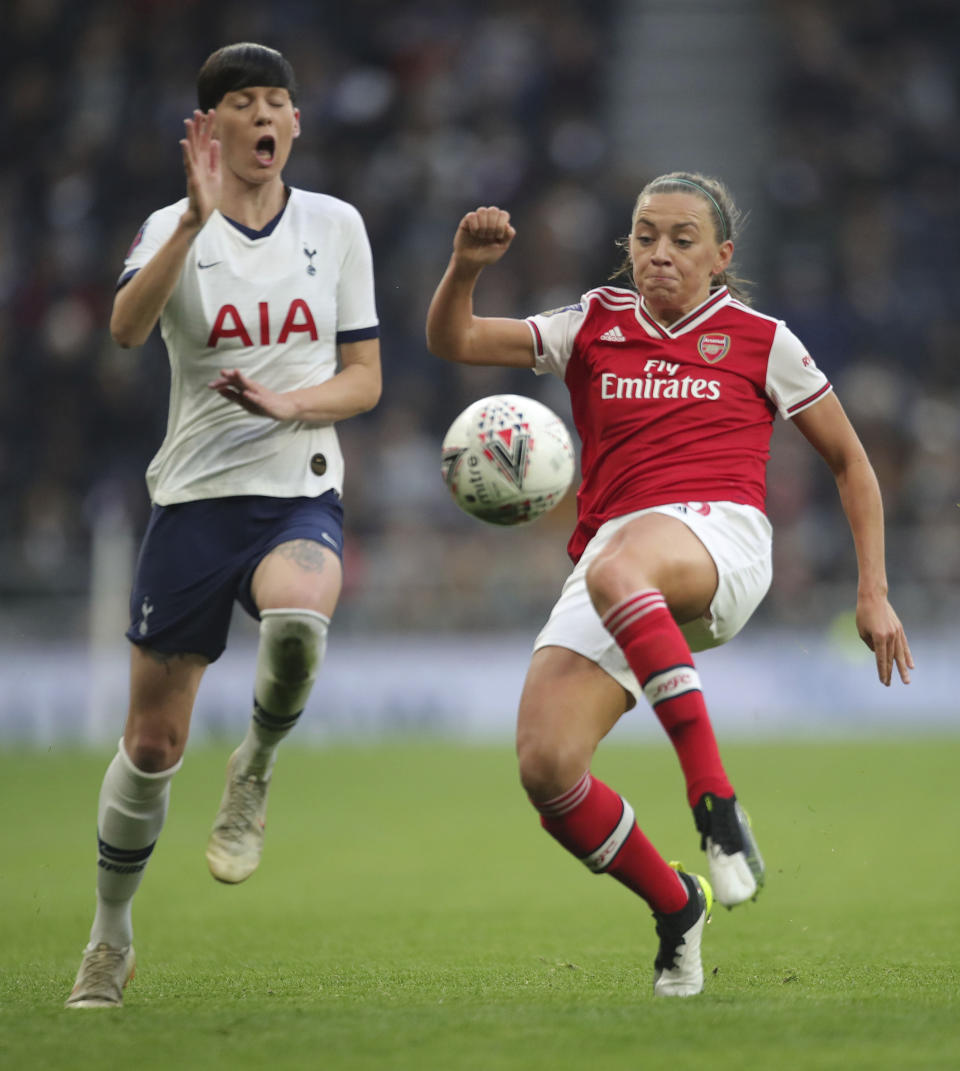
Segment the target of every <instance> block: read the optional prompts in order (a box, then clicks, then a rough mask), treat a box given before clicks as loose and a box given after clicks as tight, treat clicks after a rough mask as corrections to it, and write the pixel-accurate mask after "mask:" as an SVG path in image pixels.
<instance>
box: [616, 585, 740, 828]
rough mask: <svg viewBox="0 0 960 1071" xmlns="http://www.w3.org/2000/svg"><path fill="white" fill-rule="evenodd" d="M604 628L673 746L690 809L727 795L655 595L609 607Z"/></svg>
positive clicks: (688, 660) (705, 719) (687, 669)
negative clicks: (704, 797)
mask: <svg viewBox="0 0 960 1071" xmlns="http://www.w3.org/2000/svg"><path fill="white" fill-rule="evenodd" d="M603 624H604V627H605V628H606V629H607V631H608V632H610V634H611V635H612V636H613V638H614V639H615V640H616V641H617V643H618V644H619V645H620V647H621V649H622V650H623V653H624V654H625V655H626V658H627V662H628V664H629V666H630V668H631V669H632V670H633V672H634V673H635V674H636V677H637V680H638V681H639V682H640V684H641V686H642V687H643V694H644V695H645V696H646V697H647V701H648V702H649V703H650V705H651V706H652V707H653V709H654V712H655V713H656V715H657V717H658V718H659V719H660V724H661V725H662V726H663V727H664V729H666V731H667V735H668V736H669V737H670V739H671V741H672V742H673V746H674V748H675V749H676V752H677V758H679V760H680V767H681V769H682V770H683V775H684V777H685V778H686V781H687V799H688V800H689V802H690V806H691V807H693V806H694V805H695V804H696V803H697V801H698V800H699V799H700V797H701V796H702V795H703V794H704V792H713V793H714V794H715V795H717V796H732V795H733V786H732V785H731V784H730V782H729V781H728V780H727V775H726V773H725V772H724V769H723V763H722V762H721V761H720V751H719V749H718V748H717V740H716V737H715V736H714V735H713V726H712V725H711V724H710V716H709V714H708V713H707V706H706V704H705V703H704V701H703V692H702V691H701V690H700V676H699V674H698V673H697V671H696V669H694V666H693V656H692V655H691V654H690V648H689V646H688V645H687V641H686V640H685V639H684V637H683V633H682V632H681V631H680V626H679V625H678V624H677V623H676V621H674V619H673V615H672V614H671V613H670V611H669V609H668V608H667V604H666V601H665V600H664V598H663V596H662V595H661V594H660V592H659V591H655V590H652V589H648V590H645V591H636V592H634V593H633V595H631V596H629V597H628V598H626V599H624V600H623V602H620V603H617V605H616V606H613V607H611V608H610V609H609V610H608V611H607V612H606V614H604V617H603Z"/></svg>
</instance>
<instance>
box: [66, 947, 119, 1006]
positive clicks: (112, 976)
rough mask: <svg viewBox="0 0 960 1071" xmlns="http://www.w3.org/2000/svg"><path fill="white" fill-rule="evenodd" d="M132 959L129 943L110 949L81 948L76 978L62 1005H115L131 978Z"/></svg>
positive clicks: (117, 1003)
mask: <svg viewBox="0 0 960 1071" xmlns="http://www.w3.org/2000/svg"><path fill="white" fill-rule="evenodd" d="M135 964H136V961H135V957H134V955H133V945H127V947H126V948H111V947H110V945H108V944H99V945H97V946H96V947H95V948H85V949H84V950H83V959H82V960H81V961H80V970H79V971H77V980H76V981H75V982H74V983H73V989H72V990H71V991H70V996H69V997H67V999H66V1001H65V1002H64V1005H63V1006H64V1007H65V1008H119V1007H121V1006H122V1005H123V989H124V986H125V985H126V984H127V982H129V981H130V979H131V978H132V977H133V972H134V967H135Z"/></svg>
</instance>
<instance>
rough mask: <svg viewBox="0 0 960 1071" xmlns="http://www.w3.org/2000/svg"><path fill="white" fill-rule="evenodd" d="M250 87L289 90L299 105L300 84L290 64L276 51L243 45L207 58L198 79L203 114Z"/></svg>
mask: <svg viewBox="0 0 960 1071" xmlns="http://www.w3.org/2000/svg"><path fill="white" fill-rule="evenodd" d="M250 86H271V87H277V88H279V89H285V90H286V91H287V92H288V93H289V94H290V99H291V100H292V101H294V102H296V99H297V80H296V77H295V76H294V73H293V68H292V67H291V66H290V62H289V61H288V60H287V59H286V58H285V57H284V56H283V55H281V53H279V52H277V50H276V49H274V48H267V46H266V45H255V44H253V43H252V42H249V41H243V42H241V43H239V44H236V45H224V47H223V48H218V49H217V51H216V52H214V53H212V54H211V55H210V56H208V57H207V60H206V62H205V63H204V65H203V66H202V67H201V68H200V73H199V74H198V75H197V103H198V104H199V107H200V110H201V111H204V112H206V111H209V110H210V109H211V108H216V106H217V105H218V104H219V103H220V101H221V100H223V98H224V97H225V96H226V94H227V93H235V92H236V91H237V90H238V89H248V88H249V87H250Z"/></svg>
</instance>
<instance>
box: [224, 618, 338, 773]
mask: <svg viewBox="0 0 960 1071" xmlns="http://www.w3.org/2000/svg"><path fill="white" fill-rule="evenodd" d="M329 626H330V618H329V617H326V616H325V615H324V614H320V613H317V612H316V611H315V610H263V611H262V612H261V614H260V646H259V648H258V649H257V672H256V678H255V680H254V686H253V718H252V720H251V722H250V727H249V729H248V730H247V735H246V736H245V737H244V740H243V743H242V744H241V745H240V756H239V759H238V762H237V771H238V772H240V773H243V774H247V775H250V774H253V775H255V776H256V777H259V778H260V779H261V780H264V781H265V780H267V779H268V778H269V777H270V773H271V771H272V770H273V764H274V762H275V761H276V757H277V755H276V752H277V745H278V744H279V743H280V741H281V740H282V739H283V738H284V737H285V736H286V735H287V733H289V732H290V730H291V729H292V728H293V727H294V725H296V724H297V721H298V720H299V718H300V715H301V714H302V713H303V708H304V707H305V706H306V705H307V699H308V698H309V696H310V689H311V688H312V687H313V682H314V681H315V680H316V679H317V673H318V671H319V669H320V666H321V665H322V663H323V656H324V654H325V653H326V649H327V630H328V628H329Z"/></svg>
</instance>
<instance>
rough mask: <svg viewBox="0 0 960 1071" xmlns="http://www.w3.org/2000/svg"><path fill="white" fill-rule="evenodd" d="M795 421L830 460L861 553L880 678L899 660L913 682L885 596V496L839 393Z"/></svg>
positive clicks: (864, 615) (861, 612) (863, 609)
mask: <svg viewBox="0 0 960 1071" xmlns="http://www.w3.org/2000/svg"><path fill="white" fill-rule="evenodd" d="M794 423H795V424H796V425H797V427H798V428H799V429H800V431H801V432H803V434H804V435H805V436H806V438H807V439H808V441H809V442H810V443H811V444H812V445H813V447H814V448H815V449H816V450H817V452H818V453H819V454H820V455H821V456H822V457H823V459H824V460H825V461H826V462H827V464H828V465H829V466H830V469H831V471H832V472H833V475H834V478H835V479H836V481H837V489H838V490H839V492H840V502H841V504H842V505H843V511H844V513H845V514H846V516H847V522H848V523H849V525H850V531H851V532H852V534H853V543H854V547H855V549H856V553H857V566H858V570H859V580H858V583H857V630H858V632H859V633H860V638H861V639H862V640H863V642H864V643H865V644H866V645H867V646H868V647H869V648H870V650H871V651H873V652H874V654H875V655H876V658H877V674H878V676H879V677H880V680H881V681H882V682H883V683H884V684H886V685H889V684H890V680H891V677H892V675H893V666H894V664H896V667H897V671H898V672H899V674H900V679H901V680H902V681H903V682H904V684H909V682H910V670H911V669H913V668H914V663H913V656H912V655H911V654H910V646H909V644H908V643H907V637H906V635H905V633H904V631H903V625H902V624H901V623H900V619H899V618H898V617H897V615H896V613H895V612H894V609H893V607H892V606H891V605H890V603H889V601H888V600H887V573H886V567H885V565H884V536H883V501H882V499H881V497H880V487H879V484H878V483H877V477H876V474H875V473H874V471H873V466H872V465H871V464H870V461H869V459H868V457H867V453H866V451H865V450H864V448H863V444H862V443H861V442H860V439H859V438H858V436H857V433H856V432H855V431H854V429H853V425H852V424H851V423H850V421H849V419H848V418H847V414H846V413H845V412H844V411H843V407H842V406H841V404H840V402H839V400H838V399H837V397H836V395H834V394H828V395H827V396H826V397H825V398H823V399H822V400H821V401H819V402H817V403H816V404H814V405H811V406H810V408H809V409H805V410H804V411H803V412H802V413H799V414H798V415H797V416H796V417H794Z"/></svg>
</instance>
